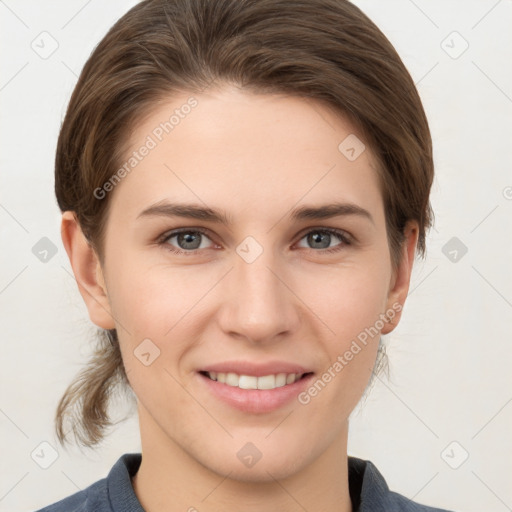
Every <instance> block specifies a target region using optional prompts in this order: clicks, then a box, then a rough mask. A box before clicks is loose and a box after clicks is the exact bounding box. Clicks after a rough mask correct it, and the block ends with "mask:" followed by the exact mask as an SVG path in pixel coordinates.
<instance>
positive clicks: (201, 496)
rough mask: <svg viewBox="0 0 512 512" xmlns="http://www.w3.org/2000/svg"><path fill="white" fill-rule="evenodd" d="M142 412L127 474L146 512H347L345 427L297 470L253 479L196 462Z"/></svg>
mask: <svg viewBox="0 0 512 512" xmlns="http://www.w3.org/2000/svg"><path fill="white" fill-rule="evenodd" d="M147 414H148V413H147V411H144V410H140V411H139V418H140V423H141V425H140V426H141V442H142V462H141V465H140V467H139V470H138V472H137V474H136V475H135V476H134V477H133V478H132V483H133V488H134V491H135V494H136V496H137V498H138V500H139V501H140V503H141V505H142V507H143V508H144V510H145V511H146V512H178V511H179V512H184V511H188V512H208V511H214V510H223V511H225V512H239V511H240V509H241V507H242V506H243V510H244V512H267V511H268V510H280V511H282V512H304V510H307V511H308V512H352V503H351V501H350V495H349V486H348V466H347V433H348V425H346V428H344V429H343V430H342V435H340V436H339V437H338V438H336V440H335V442H333V443H332V444H331V445H329V446H328V447H327V448H326V449H325V450H324V451H323V452H322V454H321V455H320V456H319V457H318V458H317V459H315V460H313V461H312V462H311V463H310V464H308V465H306V466H304V467H301V469H300V470H299V471H296V472H293V470H292V469H291V468H288V470H285V473H286V476H285V477H282V478H276V477H275V476H273V470H272V468H271V467H268V468H266V471H263V475H262V473H261V472H260V476H259V477H258V479H257V481H255V480H248V479H247V478H245V479H243V480H242V479H237V478H233V474H232V472H230V471H228V472H227V474H221V473H219V472H216V471H215V470H212V469H211V468H210V467H208V465H207V464H202V463H200V462H198V460H196V458H194V457H192V456H191V455H190V454H189V453H188V452H187V451H185V450H184V449H183V448H182V447H181V446H179V445H178V444H177V443H175V442H174V441H173V440H172V439H171V438H170V437H169V436H168V435H167V434H166V433H165V432H163V431H162V430H161V429H159V428H157V427H156V425H155V424H154V423H152V424H151V423H150V422H148V421H144V420H147V417H146V416H145V415H147ZM297 459H298V457H297ZM262 460H263V459H262ZM276 472H277V471H274V473H276ZM230 475H231V477H230ZM261 475H262V476H261Z"/></svg>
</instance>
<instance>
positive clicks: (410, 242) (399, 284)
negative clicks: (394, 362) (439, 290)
mask: <svg viewBox="0 0 512 512" xmlns="http://www.w3.org/2000/svg"><path fill="white" fill-rule="evenodd" d="M404 235H405V240H404V242H403V245H402V251H401V261H400V264H399V265H398V268H397V269H396V270H395V271H394V272H393V274H392V277H391V282H390V287H389V293H388V299H387V304H386V311H389V310H392V311H394V312H395V316H394V317H393V318H392V319H391V321H390V322H386V323H385V324H384V327H383V328H382V331H381V334H388V333H390V332H391V331H392V330H393V329H394V328H395V327H396V326H397V325H398V323H399V322H400V318H401V316H402V310H403V306H404V303H405V299H406V298H407V293H408V291H409V284H410V282H411V274H412V266H413V263H414V256H415V254H416V244H417V243H418V235H419V229H418V223H417V222H416V221H409V222H408V223H407V224H406V226H405V228H404ZM393 306H394V307H393Z"/></svg>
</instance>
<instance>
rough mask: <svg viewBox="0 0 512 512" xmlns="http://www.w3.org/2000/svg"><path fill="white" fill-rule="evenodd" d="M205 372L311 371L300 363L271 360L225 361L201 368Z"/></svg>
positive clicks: (253, 373) (250, 373)
mask: <svg viewBox="0 0 512 512" xmlns="http://www.w3.org/2000/svg"><path fill="white" fill-rule="evenodd" d="M199 371H203V372H217V373H219V372H220V373H236V374H238V375H252V376H254V377H262V376H263V375H273V374H277V373H300V374H302V373H310V372H311V370H307V369H306V368H304V367H303V366H301V365H299V364H294V363H289V362H286V361H269V362H266V363H254V362H251V361H225V362H222V363H216V364H211V365H208V366H206V367H204V368H201V370H199Z"/></svg>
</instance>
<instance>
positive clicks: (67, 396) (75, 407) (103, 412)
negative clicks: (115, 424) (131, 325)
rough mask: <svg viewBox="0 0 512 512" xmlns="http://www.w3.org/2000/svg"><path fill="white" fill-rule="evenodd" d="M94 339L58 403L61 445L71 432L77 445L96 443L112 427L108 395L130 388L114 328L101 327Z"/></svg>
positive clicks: (58, 428) (57, 416) (57, 424)
mask: <svg viewBox="0 0 512 512" xmlns="http://www.w3.org/2000/svg"><path fill="white" fill-rule="evenodd" d="M97 340H98V341H97V346H96V348H95V351H94V353H93V355H92V356H91V358H90V360H89V362H88V363H87V365H86V367H85V368H84V369H83V370H82V371H81V372H80V373H79V374H78V375H77V376H76V377H75V379H74V380H73V382H71V384H70V385H69V386H68V387H67V389H66V391H65V393H64V395H63V396H62V398H61V399H60V401H59V404H58V406H57V411H56V413H55V424H56V432H57V438H58V439H59V441H60V443H61V444H62V445H64V444H65V443H66V442H68V435H69V433H70V432H72V433H73V435H74V438H75V440H76V442H77V443H78V444H80V445H83V446H88V447H91V446H92V445H96V444H98V443H99V442H100V441H101V440H102V438H103V435H104V430H105V429H106V428H107V427H110V426H112V422H111V421H110V419H109V413H108V408H109V402H110V398H111V397H112V395H113V394H114V392H115V391H116V390H121V391H126V390H127V389H128V387H129V386H128V379H127V378H126V373H125V369H124V364H123V361H122V358H121V350H120V347H119V342H118V339H117V333H116V330H115V329H111V330H104V329H101V330H100V332H99V333H98V337H97ZM66 426H67V427H68V428H69V430H67V431H65V429H66Z"/></svg>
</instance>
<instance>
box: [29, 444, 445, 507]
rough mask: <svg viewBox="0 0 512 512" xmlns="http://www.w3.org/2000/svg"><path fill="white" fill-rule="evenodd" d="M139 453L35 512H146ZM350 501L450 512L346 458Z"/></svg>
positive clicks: (361, 462)
mask: <svg viewBox="0 0 512 512" xmlns="http://www.w3.org/2000/svg"><path fill="white" fill-rule="evenodd" d="M141 460H142V454H141V453H125V454H124V455H122V456H121V457H120V458H119V459H118V461H117V462H116V463H115V464H114V466H113V467H112V469H111V470H110V472H109V474H108V476H107V477H106V478H103V479H101V480H98V481H97V482H95V483H93V484H91V485H90V486H89V487H87V488H86V489H84V490H82V491H79V492H77V493H75V494H72V495H71V496H68V497H67V498H64V499H63V500H61V501H59V502H57V503H54V504H53V505H49V506H48V507H45V508H42V509H40V510H38V511H37V512H145V511H144V509H143V508H142V505H141V504H140V502H139V500H138V499H137V496H136V495H135V492H134V490H133V486H132V481H131V477H133V476H134V475H135V473H137V471H138V469H139V466H140V463H141ZM348 469H349V489H350V499H351V501H352V508H353V511H354V512H449V511H447V510H444V509H439V508H432V507H427V506H426V505H420V504H419V503H416V502H414V501H411V500H410V499H408V498H406V497H404V496H402V495H400V494H397V493H395V492H392V491H390V490H389V488H388V486H387V484H386V481H385V480H384V477H383V476H382V475H381V474H380V472H379V471H378V469H377V468H376V467H375V466H374V465H373V464H372V463H371V462H370V461H369V460H363V459H358V458H356V457H350V456H349V457H348Z"/></svg>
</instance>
